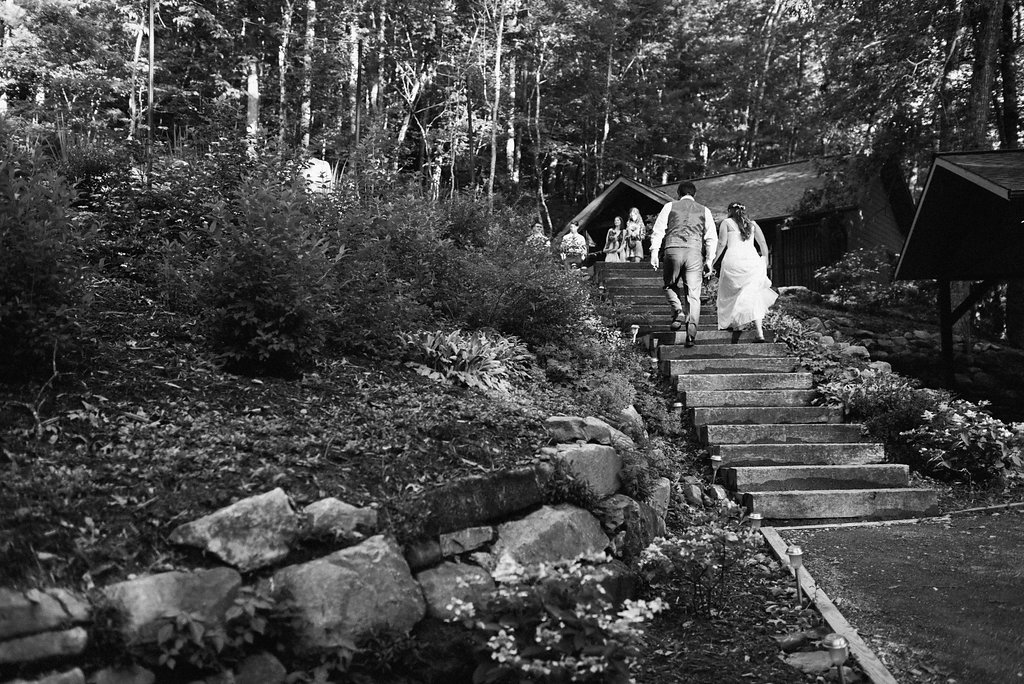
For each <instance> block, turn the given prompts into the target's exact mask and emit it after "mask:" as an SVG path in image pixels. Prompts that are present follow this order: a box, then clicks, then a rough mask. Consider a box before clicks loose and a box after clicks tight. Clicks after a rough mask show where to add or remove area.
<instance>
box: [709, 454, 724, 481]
mask: <svg viewBox="0 0 1024 684" xmlns="http://www.w3.org/2000/svg"><path fill="white" fill-rule="evenodd" d="M721 467H722V457H721V456H720V455H718V454H713V455H712V456H711V484H715V480H717V479H718V469H719V468H721Z"/></svg>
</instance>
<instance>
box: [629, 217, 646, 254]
mask: <svg viewBox="0 0 1024 684" xmlns="http://www.w3.org/2000/svg"><path fill="white" fill-rule="evenodd" d="M646 235H647V226H645V225H644V219H643V217H641V216H640V210H639V209H637V208H636V207H633V208H632V209H630V210H629V220H628V221H626V261H632V262H638V261H643V259H644V237H646Z"/></svg>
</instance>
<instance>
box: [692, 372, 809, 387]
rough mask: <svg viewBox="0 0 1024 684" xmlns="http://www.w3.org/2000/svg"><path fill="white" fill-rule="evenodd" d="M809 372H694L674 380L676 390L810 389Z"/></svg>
mask: <svg viewBox="0 0 1024 684" xmlns="http://www.w3.org/2000/svg"><path fill="white" fill-rule="evenodd" d="M813 386H814V377H813V376H812V375H811V374H810V373H694V374H692V375H680V376H679V377H678V378H676V380H675V387H676V391H677V392H691V391H693V390H774V389H811V387H813Z"/></svg>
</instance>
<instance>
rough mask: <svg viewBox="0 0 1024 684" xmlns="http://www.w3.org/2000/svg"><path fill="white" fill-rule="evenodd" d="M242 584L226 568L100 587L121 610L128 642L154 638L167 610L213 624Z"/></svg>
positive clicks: (146, 578) (163, 574)
mask: <svg viewBox="0 0 1024 684" xmlns="http://www.w3.org/2000/svg"><path fill="white" fill-rule="evenodd" d="M241 586H242V577H241V575H239V574H238V573H237V572H235V571H234V570H232V569H230V568H214V569H213V570H197V571H195V572H164V573H161V574H159V575H147V576H145V577H140V578H139V579H134V580H128V581H127V582H119V583H117V584H111V585H110V586H108V587H104V588H103V593H104V595H105V596H106V597H107V599H108V600H110V601H111V603H113V604H114V605H115V606H117V607H118V608H120V610H121V611H122V612H123V613H124V617H125V622H124V625H123V630H124V635H125V638H126V639H127V640H128V642H129V643H130V644H131V643H143V642H152V641H156V632H157V630H158V629H159V627H160V624H161V620H162V618H164V617H166V616H167V615H168V614H170V613H175V612H182V613H195V614H197V615H199V616H200V617H202V618H203V620H204V621H205V622H206V623H207V624H216V623H218V622H221V621H222V620H223V618H224V613H225V612H227V609H228V608H230V607H231V603H232V602H233V601H234V600H235V596H236V595H237V594H238V589H239V588H240V587H241Z"/></svg>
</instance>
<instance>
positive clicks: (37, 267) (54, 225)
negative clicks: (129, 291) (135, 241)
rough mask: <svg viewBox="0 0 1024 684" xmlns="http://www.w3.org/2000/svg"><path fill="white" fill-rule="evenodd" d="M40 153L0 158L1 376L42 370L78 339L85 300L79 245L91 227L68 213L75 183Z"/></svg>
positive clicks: (15, 154) (84, 239)
mask: <svg viewBox="0 0 1024 684" xmlns="http://www.w3.org/2000/svg"><path fill="white" fill-rule="evenodd" d="M38 160H39V158H38V155H23V154H18V153H15V152H14V150H13V149H11V148H8V150H7V154H6V156H5V158H3V159H0V349H3V350H4V353H3V355H2V357H3V358H2V360H0V376H6V377H16V376H23V375H28V374H32V373H35V372H38V371H39V370H41V369H43V368H45V367H46V365H48V362H49V361H50V360H51V359H53V360H55V355H57V354H63V353H65V352H68V351H70V350H71V349H72V348H74V347H75V346H76V345H77V344H78V343H77V339H78V335H77V334H76V315H77V314H76V312H77V311H78V310H79V309H80V308H81V307H82V306H83V305H85V304H87V303H88V298H87V297H86V296H85V294H84V292H83V288H82V282H83V271H82V268H81V266H80V264H79V261H80V259H79V249H80V248H81V247H82V246H83V244H84V243H85V242H86V240H87V238H88V235H87V234H86V233H83V232H80V231H78V230H76V229H75V227H74V226H73V225H72V222H71V220H70V218H69V217H68V207H69V206H70V203H71V200H72V192H71V190H70V188H68V186H67V185H66V184H65V183H64V182H63V181H62V179H61V178H60V177H59V176H57V175H56V174H55V173H53V172H48V171H43V170H42V169H41V168H40V166H39V162H38Z"/></svg>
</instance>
